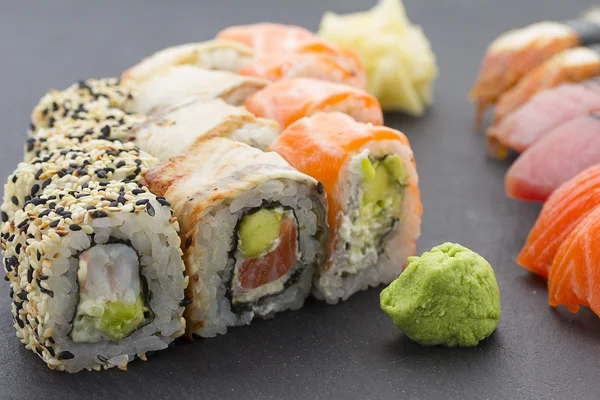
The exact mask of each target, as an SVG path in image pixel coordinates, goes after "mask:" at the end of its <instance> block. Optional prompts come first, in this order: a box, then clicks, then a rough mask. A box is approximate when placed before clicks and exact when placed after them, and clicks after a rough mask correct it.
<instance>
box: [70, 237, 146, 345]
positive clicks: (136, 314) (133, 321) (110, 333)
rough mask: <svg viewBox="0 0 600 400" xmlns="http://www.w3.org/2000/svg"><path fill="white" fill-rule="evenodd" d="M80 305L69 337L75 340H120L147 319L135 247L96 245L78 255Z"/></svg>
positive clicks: (117, 244)
mask: <svg viewBox="0 0 600 400" xmlns="http://www.w3.org/2000/svg"><path fill="white" fill-rule="evenodd" d="M77 278H78V281H79V304H78V306H77V310H76V312H75V317H74V319H73V329H72V331H71V339H72V340H73V341H74V342H78V343H94V342H98V341H103V340H121V339H123V338H125V337H127V336H129V335H130V334H131V333H133V331H135V330H136V329H137V328H139V327H140V326H141V325H142V324H144V323H145V322H146V321H147V318H146V317H145V315H147V314H148V309H147V308H146V306H145V304H144V291H143V287H142V279H141V277H140V263H139V258H138V255H137V253H136V252H135V250H134V249H133V248H132V247H131V246H128V245H126V244H122V243H111V244H98V245H95V246H93V247H90V248H89V249H87V250H85V251H84V252H82V253H81V254H80V255H79V268H78V270H77Z"/></svg>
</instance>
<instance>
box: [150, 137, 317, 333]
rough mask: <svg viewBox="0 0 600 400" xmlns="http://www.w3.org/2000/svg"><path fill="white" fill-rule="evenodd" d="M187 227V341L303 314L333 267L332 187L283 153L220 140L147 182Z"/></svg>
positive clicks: (176, 161)
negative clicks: (318, 278) (319, 274)
mask: <svg viewBox="0 0 600 400" xmlns="http://www.w3.org/2000/svg"><path fill="white" fill-rule="evenodd" d="M144 179H145V183H146V184H148V186H149V187H150V189H151V190H152V192H153V193H156V194H160V195H164V196H165V197H166V198H167V200H168V201H169V202H171V203H172V204H173V210H174V212H175V216H176V217H177V218H178V220H179V223H180V225H181V232H180V236H181V240H182V243H183V251H184V261H185V265H186V274H187V275H188V276H189V277H190V284H189V286H188V289H187V291H186V298H188V299H190V300H191V304H190V305H189V306H188V307H187V308H186V314H185V315H186V320H187V323H188V324H187V332H188V334H190V335H191V334H196V335H199V336H203V337H210V336H215V335H216V334H223V333H225V332H226V331H227V328H228V327H232V326H238V325H244V324H249V323H250V322H251V321H252V320H253V319H254V318H256V317H269V316H272V315H273V314H274V313H276V312H279V311H284V310H290V309H292V310H294V309H298V308H300V307H301V306H302V305H303V303H304V299H305V298H306V296H307V295H308V294H309V292H310V287H311V280H312V276H313V273H314V270H315V269H316V268H317V266H318V265H320V263H321V262H322V261H324V258H325V244H326V241H327V235H328V228H327V223H326V221H325V215H326V209H327V208H326V204H325V195H324V193H323V185H321V184H320V183H319V182H317V181H316V180H315V179H314V178H311V177H309V176H308V175H305V174H303V173H301V172H298V171H297V170H295V169H294V168H292V167H291V166H290V165H289V164H288V163H286V162H285V161H284V160H283V159H282V158H281V157H280V156H279V155H277V154H276V153H265V152H262V151H260V150H258V149H255V148H253V147H250V146H248V145H245V144H242V143H238V142H235V141H233V140H230V139H226V138H221V137H217V138H212V139H209V140H206V141H202V142H200V143H198V144H196V145H195V146H194V147H192V149H191V150H190V151H188V152H187V153H185V154H184V155H181V156H179V157H174V158H171V159H170V160H169V161H166V162H163V163H161V164H159V165H158V166H156V167H154V168H152V169H150V170H149V171H148V172H147V173H146V174H145V175H144Z"/></svg>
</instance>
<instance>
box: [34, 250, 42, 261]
mask: <svg viewBox="0 0 600 400" xmlns="http://www.w3.org/2000/svg"><path fill="white" fill-rule="evenodd" d="M35 256H36V257H37V260H38V261H40V260H41V259H42V253H40V251H39V250H37V251H36V254H35Z"/></svg>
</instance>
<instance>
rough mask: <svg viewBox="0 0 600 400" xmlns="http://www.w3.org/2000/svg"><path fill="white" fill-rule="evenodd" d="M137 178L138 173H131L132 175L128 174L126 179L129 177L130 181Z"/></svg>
mask: <svg viewBox="0 0 600 400" xmlns="http://www.w3.org/2000/svg"><path fill="white" fill-rule="evenodd" d="M135 178H137V175H136V174H131V175H127V176H126V179H129V180H130V181H133V180H135Z"/></svg>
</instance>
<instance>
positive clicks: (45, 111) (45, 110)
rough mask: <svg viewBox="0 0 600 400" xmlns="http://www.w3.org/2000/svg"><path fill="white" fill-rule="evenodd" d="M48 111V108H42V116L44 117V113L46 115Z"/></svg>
mask: <svg viewBox="0 0 600 400" xmlns="http://www.w3.org/2000/svg"><path fill="white" fill-rule="evenodd" d="M48 111H49V110H48V109H47V108H44V109H43V110H42V116H44V117H45V116H46V115H48Z"/></svg>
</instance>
